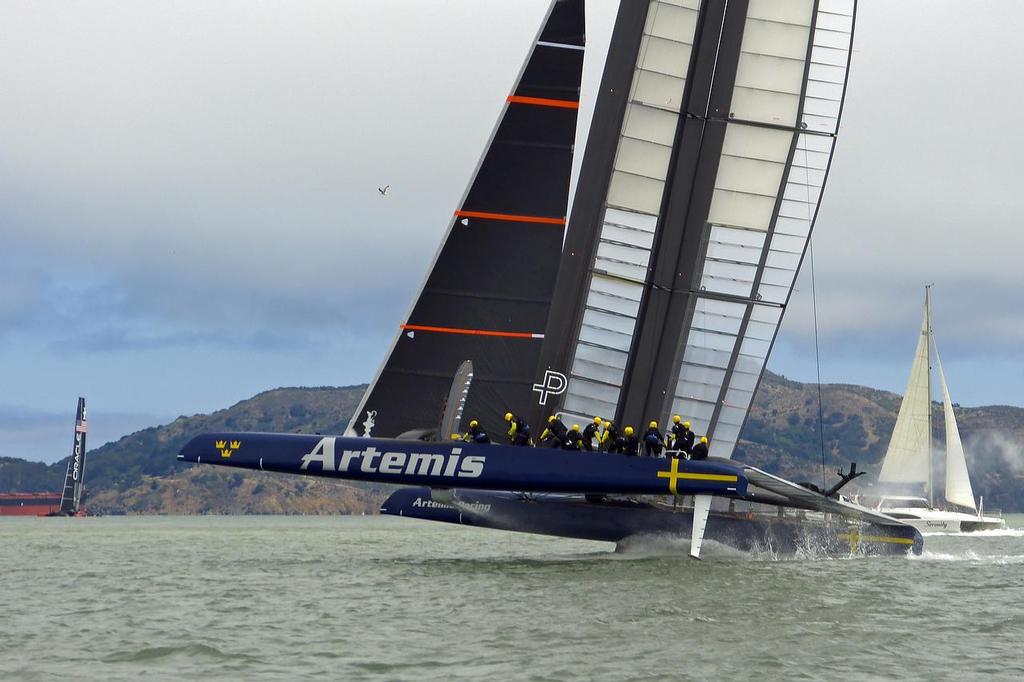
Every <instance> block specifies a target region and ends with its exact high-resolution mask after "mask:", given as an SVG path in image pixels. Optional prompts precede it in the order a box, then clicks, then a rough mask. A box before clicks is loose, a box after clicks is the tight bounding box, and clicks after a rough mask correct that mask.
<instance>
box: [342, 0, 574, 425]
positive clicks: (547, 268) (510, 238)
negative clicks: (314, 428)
mask: <svg viewBox="0 0 1024 682" xmlns="http://www.w3.org/2000/svg"><path fill="white" fill-rule="evenodd" d="M583 45H584V13H583V2H582V0H556V1H555V2H553V3H552V6H551V8H550V10H549V12H548V15H547V17H546V19H545V22H544V24H543V28H542V30H541V31H540V32H539V34H538V38H537V40H536V41H535V44H534V45H533V46H532V48H531V50H530V54H529V57H528V58H527V61H526V64H525V65H524V67H523V70H522V71H521V74H520V77H519V80H518V82H517V84H516V86H515V88H514V89H513V91H512V93H511V94H510V95H509V96H508V97H507V101H506V104H505V107H504V109H503V112H502V115H501V118H500V120H499V122H498V125H497V127H496V128H495V131H494V133H493V134H492V137H491V141H490V143H489V145H488V147H487V149H486V150H485V152H484V155H483V157H482V159H481V161H480V163H479V166H478V168H477V171H476V174H475V176H474V177H473V179H472V181H471V182H470V186H469V188H468V189H467V191H466V194H465V198H464V199H463V201H462V203H461V205H460V206H458V207H457V208H456V210H455V211H454V216H453V219H452V222H451V224H450V226H449V229H448V233H447V235H446V236H445V239H444V241H443V243H442V245H441V248H440V250H439V251H438V253H437V255H436V257H435V260H434V263H433V266H432V268H431V270H430V273H429V275H428V276H427V279H426V282H425V283H424V284H423V287H422V289H421V290H420V292H419V294H418V296H417V299H416V302H415V304H414V305H413V308H412V312H411V313H410V315H409V317H408V319H407V320H406V321H405V323H404V324H402V325H401V326H400V330H399V332H398V335H397V336H396V339H395V341H394V343H393V345H392V347H391V349H390V351H389V353H388V356H387V359H386V360H385V362H384V365H383V366H382V368H381V369H380V371H379V373H378V374H377V377H376V378H375V380H374V381H373V383H372V384H371V386H370V388H369V390H368V391H367V392H366V395H365V396H364V397H363V401H362V403H361V404H360V407H359V409H358V410H357V411H356V413H355V415H354V416H353V418H352V422H351V423H350V425H349V429H350V432H354V433H355V434H358V435H365V436H369V435H373V436H377V437H389V436H397V435H399V434H401V433H404V432H406V431H412V430H415V429H421V428H426V427H433V426H436V425H437V424H438V422H439V420H440V417H441V411H442V409H443V404H444V401H445V396H446V395H447V394H448V391H449V389H450V387H451V382H452V377H453V376H454V375H455V372H456V371H457V370H458V368H459V366H460V365H461V364H462V362H463V361H465V360H470V361H472V363H473V369H474V377H473V390H472V392H471V394H470V396H469V399H468V402H467V405H466V409H465V414H466V416H467V418H476V419H478V420H479V421H480V422H481V424H482V425H483V426H484V428H485V429H487V430H488V431H490V432H491V433H492V434H495V435H497V432H498V431H500V430H503V425H504V422H503V420H502V415H503V414H504V413H505V412H506V411H507V410H510V409H511V410H516V409H517V407H518V406H525V405H527V404H528V403H529V402H530V401H531V398H530V396H531V388H532V384H533V377H534V374H535V370H536V367H537V362H538V359H539V354H540V344H541V342H542V339H543V334H544V328H545V324H546V323H547V317H548V310H549V307H550V302H551V296H552V291H553V289H554V282H555V275H556V271H557V269H558V261H559V258H560V255H561V251H562V242H563V238H564V232H565V223H566V211H567V204H568V198H569V176H570V173H571V169H572V158H573V144H574V141H575V137H576V115H577V110H578V108H579V88H580V78H581V75H582V70H583Z"/></svg>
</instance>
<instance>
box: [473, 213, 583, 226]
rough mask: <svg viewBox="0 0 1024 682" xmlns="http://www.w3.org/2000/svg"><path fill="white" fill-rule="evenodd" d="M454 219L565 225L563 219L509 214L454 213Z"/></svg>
mask: <svg viewBox="0 0 1024 682" xmlns="http://www.w3.org/2000/svg"><path fill="white" fill-rule="evenodd" d="M455 217H456V218H484V219H486V220H507V221H509V222H514V223H543V224H544V225H565V218H546V217H544V216H539V215H513V214H511V213H486V212H484V211H456V212H455Z"/></svg>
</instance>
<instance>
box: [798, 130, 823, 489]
mask: <svg viewBox="0 0 1024 682" xmlns="http://www.w3.org/2000/svg"><path fill="white" fill-rule="evenodd" d="M799 142H800V140H799V138H798V142H797V143H798V144H799ZM802 146H803V150H802V151H803V153H804V173H806V174H807V182H806V183H805V184H804V189H805V191H806V194H807V202H806V203H805V204H804V206H806V207H807V223H808V226H809V227H813V226H811V225H810V223H811V185H810V179H811V177H810V173H811V169H810V168H809V167H808V165H807V144H806V141H805V142H804V144H803V145H802ZM807 259H808V260H809V261H810V265H811V311H812V313H813V317H814V366H815V369H816V371H817V377H818V384H817V386H818V439H819V441H820V445H821V490H822V492H825V491H826V490H828V481H827V480H826V478H825V417H824V414H823V412H824V409H823V407H822V401H821V353H820V351H819V348H818V296H817V291H816V290H815V286H814V240H813V237H812V234H811V233H808V236H807Z"/></svg>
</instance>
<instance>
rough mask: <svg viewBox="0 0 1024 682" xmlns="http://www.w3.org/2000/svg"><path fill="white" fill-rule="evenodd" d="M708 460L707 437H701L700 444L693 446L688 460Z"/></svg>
mask: <svg viewBox="0 0 1024 682" xmlns="http://www.w3.org/2000/svg"><path fill="white" fill-rule="evenodd" d="M707 458H708V437H707V436H701V437H700V442H698V443H697V444H696V445H694V446H693V451H692V452H691V453H690V459H707Z"/></svg>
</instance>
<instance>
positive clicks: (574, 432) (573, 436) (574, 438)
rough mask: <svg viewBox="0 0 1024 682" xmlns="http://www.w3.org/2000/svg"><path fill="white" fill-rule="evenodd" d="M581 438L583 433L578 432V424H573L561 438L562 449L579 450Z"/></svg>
mask: <svg viewBox="0 0 1024 682" xmlns="http://www.w3.org/2000/svg"><path fill="white" fill-rule="evenodd" d="M582 440H583V434H582V433H580V425H579V424H573V425H572V428H571V429H569V430H568V431H567V432H566V434H565V437H564V438H563V439H562V449H563V450H579V449H580V445H581V441H582Z"/></svg>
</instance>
